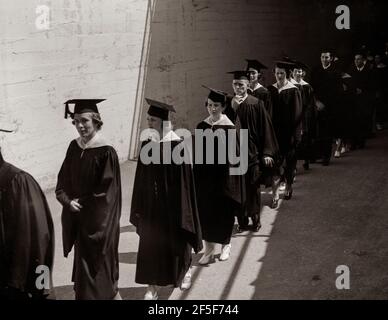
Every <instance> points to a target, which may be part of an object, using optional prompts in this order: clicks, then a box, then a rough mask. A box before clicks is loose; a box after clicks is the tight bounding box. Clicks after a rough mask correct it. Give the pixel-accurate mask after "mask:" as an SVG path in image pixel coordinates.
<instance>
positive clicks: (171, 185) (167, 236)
mask: <svg viewBox="0 0 388 320" xmlns="http://www.w3.org/2000/svg"><path fill="white" fill-rule="evenodd" d="M179 143H180V141H170V142H154V141H150V140H147V141H144V142H143V143H142V145H141V149H143V148H145V147H147V148H148V147H157V145H159V147H160V155H161V159H163V158H162V155H163V150H164V148H171V149H174V148H175V147H176V146H177V145H178V144H179ZM171 162H172V163H171V164H163V163H161V164H157V163H150V164H144V163H143V162H142V160H141V158H139V160H138V163H137V167H136V174H135V182H134V186H133V195H132V203H131V214H130V222H131V223H132V224H133V225H134V226H135V227H136V233H137V234H138V235H139V249H138V254H137V264H136V276H135V281H136V282H137V283H142V284H149V285H158V286H166V285H173V286H175V287H178V286H180V284H181V282H182V280H183V277H184V276H185V274H186V272H187V270H188V269H189V267H190V264H191V251H192V249H194V251H195V252H196V253H197V252H199V251H201V249H202V236H201V229H200V222H199V217H198V210H197V204H196V196H195V187H194V179H193V172H192V168H191V165H190V164H185V163H183V164H174V163H173V161H171Z"/></svg>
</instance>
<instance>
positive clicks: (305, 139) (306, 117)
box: [290, 61, 317, 170]
mask: <svg viewBox="0 0 388 320" xmlns="http://www.w3.org/2000/svg"><path fill="white" fill-rule="evenodd" d="M305 72H307V66H306V65H305V64H304V63H303V62H299V61H297V62H296V63H295V64H294V67H293V71H292V78H291V80H290V82H291V83H292V84H293V85H295V86H296V87H297V88H298V89H299V91H300V93H301V98H302V137H301V143H300V145H299V146H298V157H299V158H300V159H302V160H304V164H303V167H304V169H305V170H308V169H309V163H310V160H312V159H313V157H314V149H313V148H314V140H315V138H316V132H317V125H316V121H317V110H316V106H315V99H314V90H313V88H312V86H311V85H310V84H309V83H307V82H306V81H305V80H303V74H304V73H305Z"/></svg>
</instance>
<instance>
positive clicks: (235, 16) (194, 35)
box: [0, 0, 318, 188]
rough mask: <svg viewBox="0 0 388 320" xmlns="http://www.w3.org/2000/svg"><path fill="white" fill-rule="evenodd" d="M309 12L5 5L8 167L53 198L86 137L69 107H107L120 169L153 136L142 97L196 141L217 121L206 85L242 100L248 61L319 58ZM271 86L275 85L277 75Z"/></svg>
mask: <svg viewBox="0 0 388 320" xmlns="http://www.w3.org/2000/svg"><path fill="white" fill-rule="evenodd" d="M303 3H308V1H305V0H294V1H281V0H223V1H219V0H113V1H111V0H83V1H80V0H56V1H53V0H52V1H49V0H46V1H43V0H42V1H38V0H34V1H28V2H26V1H22V0H13V1H7V0H1V1H0V4H1V7H0V9H1V11H0V35H1V51H0V54H1V59H0V68H1V77H0V84H1V89H0V113H1V114H5V115H7V116H9V117H10V118H11V119H12V121H15V122H16V123H17V125H18V130H17V132H16V133H14V134H11V135H7V136H5V135H1V146H2V149H3V153H4V155H5V157H6V158H7V159H8V160H9V161H11V162H13V163H14V164H16V165H18V166H20V167H21V168H23V169H26V170H28V171H29V172H31V173H32V174H33V175H34V176H35V177H36V178H37V179H38V181H39V182H40V183H41V184H42V186H43V187H44V188H50V187H53V186H54V185H55V182H56V175H57V172H58V170H59V168H60V165H61V163H62V161H63V158H64V155H65V151H66V148H67V146H68V143H69V142H70V140H71V139H72V138H74V137H76V136H77V134H76V132H75V129H74V128H73V126H72V125H71V124H70V120H67V121H66V120H64V119H63V113H64V111H63V107H64V105H63V102H64V101H66V100H67V99H69V98H75V97H80V98H91V97H94V98H106V99H108V100H107V101H106V102H103V103H102V104H101V105H100V106H101V107H100V111H101V113H102V117H103V120H105V124H104V127H103V132H104V134H105V136H106V138H107V139H108V140H109V141H110V142H111V143H112V144H113V145H114V146H115V148H116V149H117V151H118V154H119V157H120V159H121V160H125V159H127V158H128V156H130V157H133V156H134V155H135V154H136V151H135V148H134V146H133V145H134V144H133V142H134V141H137V139H136V138H137V137H136V135H135V136H134V137H132V140H131V133H132V132H133V129H136V128H137V127H139V128H144V126H145V121H144V120H145V111H146V110H147V108H146V106H145V105H144V102H143V96H148V97H150V98H155V99H161V100H163V101H166V102H168V103H173V104H174V105H176V108H177V110H178V113H177V114H176V116H175V118H174V122H175V124H176V126H177V127H186V128H189V129H193V128H194V127H195V125H196V124H197V123H198V122H199V121H200V120H202V119H203V118H204V117H205V116H206V110H205V108H204V99H205V97H206V95H207V92H206V90H205V89H203V88H201V84H207V85H209V86H213V87H216V88H220V89H223V90H227V91H229V92H231V91H232V88H231V76H230V75H226V72H227V71H231V70H235V69H241V68H245V62H244V59H245V58H258V59H259V60H261V61H262V62H264V63H265V64H267V65H268V66H270V67H272V63H273V61H274V60H275V59H277V58H279V57H280V56H281V55H282V54H285V53H287V54H289V55H290V56H301V57H304V56H305V53H306V52H308V51H309V50H310V49H311V48H312V47H314V45H315V44H316V43H317V41H318V40H316V39H315V42H314V41H312V39H314V33H313V32H311V29H310V30H309V27H311V24H308V23H306V24H305V25H301V24H300V23H299V22H300V19H302V18H306V8H303ZM42 4H43V5H47V6H48V7H49V8H50V9H51V11H50V23H51V26H50V30H47V31H40V30H37V29H36V27H35V19H36V17H37V16H38V15H37V14H36V12H35V9H36V7H37V6H38V5H42ZM149 8H152V12H151V14H152V23H151V25H150V26H149V28H148V24H147V13H148V11H147V10H148V9H149ZM312 23H313V22H312ZM304 35H308V36H309V39H310V40H309V41H306V38H305V37H304ZM314 43H315V44H314ZM143 66H144V68H143ZM143 74H144V75H145V78H146V82H145V86H144V89H145V92H143V91H142V89H143V83H142V82H141V79H142V75H143ZM264 82H265V84H270V83H272V82H273V77H272V74H271V71H270V70H268V71H267V72H266V73H265V75H264ZM139 92H140V93H139ZM138 104H140V108H139V109H140V112H141V117H140V122H137V118H136V117H134V112H135V111H136V110H138V109H135V105H138ZM136 114H137V113H136ZM132 126H133V127H132ZM135 131H136V130H135ZM139 131H140V129H139V130H138V133H139ZM129 150H132V151H131V152H129Z"/></svg>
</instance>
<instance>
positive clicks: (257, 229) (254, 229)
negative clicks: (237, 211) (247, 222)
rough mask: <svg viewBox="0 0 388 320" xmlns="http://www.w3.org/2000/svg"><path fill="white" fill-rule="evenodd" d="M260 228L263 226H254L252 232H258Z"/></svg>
mask: <svg viewBox="0 0 388 320" xmlns="http://www.w3.org/2000/svg"><path fill="white" fill-rule="evenodd" d="M260 228H261V224H260V223H259V224H254V225H253V226H252V231H253V232H258V231H259V230H260Z"/></svg>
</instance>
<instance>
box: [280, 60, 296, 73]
mask: <svg viewBox="0 0 388 320" xmlns="http://www.w3.org/2000/svg"><path fill="white" fill-rule="evenodd" d="M275 67H276V68H280V69H285V70H286V71H289V70H291V69H292V68H294V67H295V63H294V62H287V61H275Z"/></svg>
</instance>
